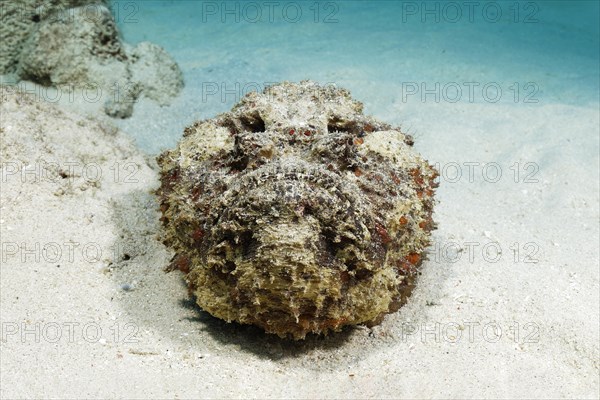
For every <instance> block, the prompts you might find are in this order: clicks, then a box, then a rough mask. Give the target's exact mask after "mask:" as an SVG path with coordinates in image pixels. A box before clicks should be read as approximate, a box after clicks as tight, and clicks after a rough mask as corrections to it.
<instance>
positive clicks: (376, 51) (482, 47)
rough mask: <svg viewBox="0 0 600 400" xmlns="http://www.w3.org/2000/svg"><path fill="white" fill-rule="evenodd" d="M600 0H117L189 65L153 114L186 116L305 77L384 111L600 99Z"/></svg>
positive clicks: (124, 25) (124, 27)
mask: <svg viewBox="0 0 600 400" xmlns="http://www.w3.org/2000/svg"><path fill="white" fill-rule="evenodd" d="M598 4H599V3H598V2H596V1H557V2H555V1H533V2H532V1H522V2H515V1H500V2H486V1H479V2H463V1H457V2H421V1H419V2H410V1H409V2H404V1H329V2H328V1H321V2H315V1H300V2H290V1H275V2H269V1H256V2H254V1H251V2H247V1H240V2H221V1H216V2H215V1H208V2H207V1H138V2H135V1H134V2H130V1H118V2H117V1H115V2H113V10H114V12H115V14H116V15H117V19H118V23H119V26H120V28H121V31H122V33H123V36H124V39H125V40H126V41H128V42H130V43H137V42H139V41H143V40H149V41H152V42H155V43H158V44H160V45H161V46H163V47H164V48H166V49H167V50H168V51H169V52H170V54H172V55H173V57H174V58H175V59H176V61H177V62H178V63H179V65H180V67H181V68H182V70H183V72H184V76H185V82H186V89H185V91H184V94H183V95H182V99H179V100H178V101H176V102H175V103H174V105H173V106H172V107H170V109H171V111H167V110H165V109H163V110H162V111H159V110H157V111H156V112H155V113H154V115H155V116H157V118H158V119H160V118H161V114H163V115H162V117H163V118H169V117H167V116H166V114H169V113H170V114H171V116H173V115H174V114H176V115H177V121H178V122H180V121H181V126H185V125H186V124H189V123H191V122H192V121H193V120H194V119H199V118H207V117H211V116H212V115H214V114H216V113H218V112H222V111H226V110H227V109H229V108H230V107H231V105H233V104H234V103H235V102H236V101H237V100H238V99H239V97H240V96H241V95H243V94H244V93H245V92H247V91H249V90H253V89H256V88H258V89H262V88H263V87H264V86H265V85H267V84H268V83H270V82H277V81H281V80H292V81H295V80H301V79H312V80H316V81H319V82H322V83H329V82H333V83H336V84H338V85H340V86H343V87H346V88H348V89H350V90H351V92H352V94H353V95H354V97H356V98H357V99H359V100H361V101H363V102H364V103H365V108H366V112H367V113H370V114H374V115H376V116H381V117H386V118H394V115H397V114H398V109H403V110H404V111H406V112H407V113H410V112H411V110H412V109H414V108H418V107H421V106H422V105H423V104H431V103H436V104H442V105H448V106H452V105H453V104H456V103H459V104H463V103H464V104H470V103H474V104H489V105H490V106H494V105H499V104H505V105H515V106H517V107H539V106H542V105H547V104H564V105H576V106H586V107H597V105H598V100H599V98H598V96H599V94H598V93H599V90H600V78H599V76H600V71H599V48H600V43H599V36H600V34H599V23H598V19H599V12H600V11H599V6H598ZM157 113H158V114H157ZM398 118H400V117H398ZM184 122H185V123H184ZM391 122H400V121H391ZM126 124H127V123H125V125H126ZM179 128H180V126H178V127H177V129H175V130H174V132H164V130H163V134H164V135H167V136H168V137H171V136H173V137H174V138H175V137H178V135H180V132H181V131H180V130H179ZM146 130H147V129H146ZM175 131H176V132H175ZM151 136H152V135H151ZM136 137H137V139H138V141H141V142H142V143H141V145H142V147H144V142H145V140H144V137H142V136H140V135H136ZM159 142H161V143H162V147H164V146H168V145H169V144H171V143H173V141H172V140H166V141H159ZM153 143H156V141H153ZM146 147H148V146H146ZM150 147H152V146H150ZM151 150H152V151H155V150H156V149H155V148H152V149H151Z"/></svg>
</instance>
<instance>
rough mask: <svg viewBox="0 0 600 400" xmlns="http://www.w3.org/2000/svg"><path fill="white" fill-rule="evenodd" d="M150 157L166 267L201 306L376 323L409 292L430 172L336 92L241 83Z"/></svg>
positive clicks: (263, 319)
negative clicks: (154, 161) (155, 159)
mask: <svg viewBox="0 0 600 400" xmlns="http://www.w3.org/2000/svg"><path fill="white" fill-rule="evenodd" d="M159 164H160V166H161V167H162V172H161V180H162V185H161V187H160V189H159V190H158V196H159V198H160V206H161V210H162V213H163V216H162V221H163V224H164V227H165V233H164V241H165V244H167V245H168V246H170V247H172V248H173V249H174V250H175V253H176V254H175V256H174V258H173V264H172V268H176V269H180V270H182V271H184V272H185V273H186V280H187V282H188V283H189V286H190V289H191V290H192V291H193V294H194V295H195V296H196V299H197V302H198V304H199V305H200V307H202V308H203V309H204V310H206V311H207V312H209V313H210V314H212V315H214V316H216V317H218V318H221V319H224V320H226V321H237V322H239V323H243V324H254V325H258V326H260V327H262V328H263V329H264V330H265V331H267V332H270V333H275V334H277V335H279V336H281V337H286V336H291V337H293V338H295V339H301V338H304V337H305V335H306V334H307V333H311V332H312V333H327V332H328V331H337V330H339V329H340V328H342V327H343V326H345V325H353V324H360V323H367V324H376V323H379V322H380V321H381V320H382V318H383V316H384V315H385V314H386V313H389V312H393V311H395V310H397V309H398V308H399V307H400V305H401V304H402V303H403V301H404V300H405V299H406V296H407V295H408V294H409V293H410V290H411V288H412V286H413V281H414V277H415V275H416V273H417V271H418V267H419V265H420V264H421V262H422V260H423V252H424V249H425V247H426V246H427V245H428V243H429V237H430V230H431V229H433V227H434V223H433V221H432V218H431V215H432V209H433V204H434V200H433V197H432V196H433V190H434V188H435V186H436V184H435V183H434V179H435V177H436V176H437V172H436V171H435V170H434V169H433V167H432V166H430V165H429V164H428V163H427V162H426V161H425V160H424V159H423V158H421V156H420V155H419V154H417V152H416V151H415V150H414V149H413V148H412V138H411V137H410V136H408V135H406V134H404V133H402V132H401V131H400V130H399V129H398V128H394V127H392V126H390V125H388V124H386V123H383V122H380V121H377V120H375V119H374V118H372V117H368V116H365V115H363V113H362V104H361V103H359V102H357V101H355V100H353V99H352V98H351V97H350V93H349V92H348V91H346V90H344V89H339V88H336V87H332V86H327V87H321V86H319V85H317V84H315V83H313V82H310V81H303V82H301V83H300V84H294V83H288V82H284V83H282V84H278V85H275V86H272V87H269V88H267V89H266V90H265V91H264V93H255V92H253V93H249V94H247V95H246V96H245V97H244V98H243V99H242V100H241V102H240V103H238V104H237V105H235V106H234V107H233V109H232V110H231V111H230V112H227V113H224V114H221V115H219V116H217V117H216V118H214V119H208V120H205V121H200V122H196V123H195V124H194V125H192V126H190V127H188V128H186V129H185V132H184V135H183V138H182V139H181V141H180V142H179V144H178V146H177V148H176V149H175V150H172V151H167V152H165V153H163V154H162V155H161V156H160V157H159Z"/></svg>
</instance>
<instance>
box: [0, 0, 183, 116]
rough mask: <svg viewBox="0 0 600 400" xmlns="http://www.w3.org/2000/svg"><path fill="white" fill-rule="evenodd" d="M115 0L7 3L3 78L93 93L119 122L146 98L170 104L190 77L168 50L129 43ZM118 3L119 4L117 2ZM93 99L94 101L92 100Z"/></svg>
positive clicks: (0, 49)
mask: <svg viewBox="0 0 600 400" xmlns="http://www.w3.org/2000/svg"><path fill="white" fill-rule="evenodd" d="M108 6H109V2H108V1H107V0H56V1H47V0H46V1H45V0H15V1H11V2H8V3H7V4H6V5H5V4H2V7H0V16H1V18H2V23H3V25H2V29H1V31H2V33H3V37H6V38H7V40H6V41H4V40H3V41H2V42H1V45H0V74H15V75H16V76H17V77H18V78H19V79H21V80H27V81H32V82H35V83H38V84H41V85H44V86H52V87H62V88H65V87H66V88H68V90H69V91H70V90H73V89H76V88H84V89H91V90H92V91H93V93H94V95H93V96H91V97H93V100H90V102H99V101H97V99H96V93H99V94H100V96H99V98H100V99H101V100H102V102H99V103H100V104H104V111H105V112H106V113H107V114H108V115H110V116H113V117H119V118H127V117H129V116H131V114H132V112H133V106H134V103H135V101H136V100H137V99H138V97H139V96H140V95H143V96H146V97H148V98H151V99H153V100H155V101H157V102H158V103H159V104H160V105H167V104H169V103H170V102H171V100H172V98H173V97H175V96H177V95H178V94H179V92H180V91H181V89H182V88H183V75H182V73H181V71H180V69H179V67H178V66H177V64H176V63H175V61H174V60H173V59H172V58H171V57H170V56H169V54H168V53H167V52H166V51H165V50H164V49H163V48H162V47H160V46H158V45H155V44H152V43H149V42H142V43H139V44H138V45H137V46H135V47H133V46H129V45H127V44H126V43H124V42H123V41H122V39H121V37H120V35H119V30H118V27H117V24H116V21H115V19H114V17H113V15H112V13H111V11H110V9H109V7H108ZM115 6H118V4H115ZM86 100H87V99H86Z"/></svg>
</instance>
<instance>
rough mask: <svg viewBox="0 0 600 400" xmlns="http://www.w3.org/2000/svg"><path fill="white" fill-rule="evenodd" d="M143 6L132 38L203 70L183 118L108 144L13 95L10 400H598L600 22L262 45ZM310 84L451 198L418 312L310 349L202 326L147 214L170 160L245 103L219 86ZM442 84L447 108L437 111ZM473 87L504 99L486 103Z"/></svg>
mask: <svg viewBox="0 0 600 400" xmlns="http://www.w3.org/2000/svg"><path fill="white" fill-rule="evenodd" d="M136 4H138V6H137V8H135V9H133V10H134V11H135V17H136V18H137V21H138V22H137V23H131V21H123V20H121V21H120V22H121V28H122V30H123V32H124V35H125V38H126V39H127V40H129V41H133V42H135V41H136V40H152V41H154V42H157V43H159V44H161V45H162V46H164V47H165V48H166V49H167V50H168V51H169V52H170V53H171V54H173V55H174V57H175V58H176V60H177V61H178V63H179V64H180V66H181V67H182V69H183V71H184V74H185V78H186V88H185V89H184V92H183V94H182V95H181V96H180V97H179V98H178V99H176V100H175V101H174V103H173V105H172V106H170V107H163V108H161V107H159V106H156V105H154V104H152V103H151V102H147V101H145V100H141V101H140V102H139V103H138V104H136V110H135V113H134V116H133V117H132V118H130V119H128V120H123V121H112V122H111V121H108V120H106V118H105V117H102V116H101V115H92V116H91V117H92V119H89V118H87V117H83V116H79V115H77V114H74V113H72V112H71V111H68V110H67V111H62V110H61V109H59V108H56V107H54V106H52V105H48V104H46V103H44V102H42V101H40V100H39V99H35V98H34V99H32V98H30V97H24V96H15V95H3V100H2V105H1V108H0V110H1V113H2V114H1V125H0V134H1V135H2V141H1V143H0V151H1V157H2V163H3V164H2V167H3V168H2V181H1V184H2V190H1V196H0V201H1V205H0V207H1V209H0V210H1V215H0V219H1V221H0V222H1V225H0V226H1V227H0V233H1V235H2V267H1V270H0V273H1V279H0V285H1V286H0V288H1V295H0V301H1V315H0V317H1V322H2V340H1V341H0V349H1V359H0V371H1V376H0V378H1V380H0V381H1V384H0V391H1V392H0V395H1V397H2V398H37V397H54V398H81V397H83V398H101V397H104V398H106V397H122V398H146V397H152V398H197V397H207V398H212V397H220V398H223V397H236V398H246V397H260V398H265V397H270V398H273V397H275V398H290V397H291V398H322V397H327V398H334V397H336V398H340V397H343V398H405V397H410V398H465V397H469V398H471V397H476V398H550V397H551V398H597V397H598V395H599V385H600V382H599V368H600V365H599V361H598V360H599V359H600V350H599V340H600V334H599V326H600V321H599V315H600V306H599V304H600V298H599V264H598V262H599V254H598V251H599V250H598V243H599V240H600V238H599V187H598V185H599V176H598V174H599V173H598V166H599V165H598V163H599V155H598V152H599V126H600V120H599V119H600V116H599V111H598V110H599V104H598V76H597V72H598V50H597V45H598V34H597V29H598V27H597V21H595V25H594V24H593V23H591V24H586V21H587V19H586V18H585V16H586V15H587V14H591V15H592V16H593V12H596V14H597V6H595V7H596V8H594V6H588V7H591V8H592V9H591V10H582V9H581V8H576V7H573V8H571V7H570V6H565V5H562V6H560V7H562V8H560V7H559V5H557V4H555V3H550V2H548V3H546V2H538V3H535V4H537V6H538V8H539V10H538V13H537V14H536V15H537V19H538V22H537V23H532V24H524V23H521V22H522V21H521V20H522V15H523V14H522V13H521V14H520V15H519V17H518V18H516V20H517V21H520V22H515V20H514V18H512V17H510V18H509V17H504V18H503V19H502V20H501V21H500V22H499V23H491V22H489V21H487V20H485V19H482V20H477V19H476V20H475V22H474V23H468V22H465V21H462V22H460V21H459V22H458V23H453V24H449V23H447V21H446V23H444V22H445V21H444V19H443V18H442V19H441V21H440V22H439V23H431V21H430V22H427V21H426V22H425V23H423V22H421V20H420V16H419V17H416V18H417V19H415V20H411V19H410V18H408V19H407V21H406V23H404V24H403V23H402V15H403V14H402V12H403V10H402V8H401V6H400V5H398V6H396V7H391V9H388V10H382V9H381V8H378V7H377V6H378V5H372V6H367V5H358V3H357V2H338V3H335V4H337V7H338V8H337V11H336V14H335V17H336V19H337V20H338V22H337V23H329V24H325V23H323V21H321V20H322V19H323V13H325V12H331V9H328V10H325V9H323V7H325V3H320V7H321V14H320V16H319V22H318V23H315V22H314V15H313V14H311V13H312V12H313V10H311V9H309V8H308V7H309V4H308V3H301V7H303V10H304V14H303V15H305V16H306V17H305V18H304V19H301V20H300V21H299V22H298V23H296V24H293V23H290V22H289V21H285V20H284V19H282V18H276V19H275V21H274V22H273V23H254V24H252V23H250V22H248V21H244V20H243V18H242V19H241V20H240V22H239V23H221V21H220V17H215V18H213V17H214V16H213V15H212V14H211V15H207V13H206V11H207V10H206V9H204V11H205V13H204V14H203V13H202V12H203V9H202V5H201V3H193V2H182V3H177V4H175V3H173V2H146V3H136ZM215 4H216V7H221V6H222V4H221V3H215ZM258 4H259V5H260V4H261V3H258ZM498 4H500V6H501V7H506V9H505V12H506V13H509V11H507V10H508V5H505V4H504V3H498ZM586 4H587V3H586ZM417 6H418V4H417ZM518 6H519V7H521V8H522V9H521V11H523V12H531V10H530V9H525V8H524V7H525V6H526V3H520V4H518ZM579 6H581V5H579ZM117 7H124V5H121V6H117ZM234 7H235V6H232V8H233V9H235V8H234ZM131 10H132V9H127V10H125V9H123V10H121V11H127V12H131ZM406 11H407V10H406V9H404V12H405V14H404V16H406V17H411V16H412V14H410V15H407V14H406ZM203 15H204V17H206V18H205V20H206V21H205V22H203V18H204V17H203ZM507 15H509V14H507ZM121 16H122V15H121ZM476 16H477V14H476ZM304 78H311V79H314V80H317V81H320V82H323V83H325V82H335V83H337V84H339V85H340V86H344V87H346V88H348V89H350V90H351V91H352V93H353V95H354V96H355V97H356V98H357V99H359V100H361V101H363V102H364V103H365V109H366V111H367V112H368V113H370V114H374V115H375V116H376V117H378V118H381V119H383V120H386V121H388V122H391V123H394V124H399V125H401V126H402V127H403V129H404V130H406V131H408V132H409V133H412V134H413V135H414V136H415V138H416V147H417V149H418V150H419V151H420V152H421V153H422V154H424V156H425V157H426V158H427V159H429V160H430V162H431V163H433V164H437V165H439V168H440V171H441V173H442V176H441V179H440V180H441V182H440V183H441V184H440V188H439V189H438V192H437V198H438V200H439V204H438V205H437V208H436V214H435V220H436V221H437V222H438V225H439V227H438V229H437V230H436V231H435V232H434V236H433V238H434V244H433V245H432V246H431V249H430V253H431V254H430V256H429V260H428V261H427V262H426V263H425V264H424V266H423V270H422V275H421V277H420V279H419V282H418V287H417V289H416V290H415V292H414V294H413V296H412V297H411V299H410V301H409V302H408V304H407V305H406V306H405V307H403V308H402V309H401V310H400V311H399V312H397V313H395V314H393V315H390V316H388V317H387V318H386V319H385V321H384V322H383V323H382V324H381V325H380V326H377V327H375V328H373V329H368V328H366V327H357V328H355V329H349V330H347V331H344V332H342V333H341V334H338V335H333V336H330V337H327V338H314V337H312V338H309V339H307V340H306V341H304V342H299V343H290V342H284V341H281V340H278V339H276V338H274V337H271V336H265V335H264V334H262V333H261V332H260V331H259V330H257V329H255V328H252V327H245V326H238V325H234V324H225V323H223V322H221V321H218V320H215V319H213V318H211V317H210V316H208V315H207V314H205V313H203V312H202V311H200V310H199V309H198V308H196V307H194V305H193V304H191V303H190V301H189V300H188V296H187V291H186V288H185V287H184V285H183V283H182V280H181V276H179V275H177V274H176V273H170V274H165V273H164V272H163V268H164V267H165V266H166V265H167V263H168V261H169V259H170V256H171V254H170V253H169V251H168V250H167V249H165V248H164V246H163V245H162V244H160V242H159V241H158V240H157V239H156V235H157V232H158V231H159V224H158V215H159V214H158V212H157V211H156V203H155V200H154V198H153V195H152V194H151V193H150V191H151V189H152V188H155V187H156V186H157V182H158V180H157V173H156V167H155V162H154V161H153V158H154V156H155V155H156V153H157V152H158V151H159V150H160V149H162V148H167V147H171V146H173V145H174V144H175V143H176V141H177V139H178V138H179V136H180V135H181V132H182V129H183V127H184V126H186V125H189V124H190V123H192V122H193V121H194V120H196V119H201V118H207V117H210V116H212V115H214V114H216V113H218V112H221V111H224V110H226V109H228V108H229V107H230V106H231V105H232V104H233V103H234V102H235V100H236V97H239V96H238V95H239V93H240V92H239V91H238V92H237V94H235V93H234V94H229V95H227V94H226V93H225V94H224V91H223V90H222V86H221V85H225V88H226V89H227V88H229V89H230V88H231V87H235V84H236V83H239V87H240V88H243V87H244V86H246V85H248V84H250V83H257V84H259V85H264V84H265V83H267V82H274V81H278V80H283V79H288V80H299V79H304ZM423 82H425V83H426V85H427V86H426V87H427V88H430V89H431V88H432V87H433V88H435V83H436V82H438V83H439V84H440V88H441V89H440V92H439V101H436V99H435V93H434V94H429V95H427V96H425V98H424V101H423V99H422V98H421V95H422V92H420V90H421V88H422V87H421V84H422V83H423ZM467 82H475V83H477V84H478V85H479V86H477V87H479V88H481V87H483V86H484V85H486V84H495V85H497V86H495V87H500V88H501V89H502V90H503V94H502V95H501V96H500V98H499V99H498V101H497V102H492V101H491V99H494V96H493V95H492V92H491V91H490V92H489V93H487V94H485V95H484V94H483V93H482V92H481V91H478V90H475V91H474V98H473V101H471V99H469V98H468V91H467V88H466V85H465V83H467ZM454 83H456V84H457V85H458V86H460V87H462V88H463V94H462V97H460V98H459V99H458V101H456V102H454V99H455V98H456V93H455V92H453V91H452V90H453V88H455V87H456V86H453V84H454ZM215 84H216V87H218V88H219V89H218V90H217V92H216V93H212V92H214V88H215ZM515 84H516V85H517V86H514V85H515ZM528 84H529V86H527V85H528ZM532 85H533V86H532ZM492 86H493V85H492ZM246 87H249V86H246ZM444 87H446V88H447V92H444V89H443V88H444ZM511 87H512V88H511ZM517 87H518V88H519V94H518V95H516V88H517ZM415 88H418V91H417V92H416V93H415V94H410V95H409V94H408V93H409V91H414V90H415ZM490 90H491V89H490ZM234 91H235V89H234ZM222 95H225V98H224V99H223V101H222V99H221V96H222ZM486 96H487V97H486ZM515 96H516V97H515ZM528 96H529V97H528ZM515 98H516V100H517V101H516V102H515ZM529 100H537V102H529ZM68 106H69V107H67V108H71V109H78V110H80V111H81V109H82V107H80V106H81V104H70V105H68ZM63 108H64V107H63ZM114 123H116V124H117V125H118V126H119V128H120V131H119V130H117V129H115V128H114V127H113V124H114ZM131 138H133V139H135V141H136V143H137V145H135V144H134V143H132V142H131ZM69 163H73V164H69ZM25 166H29V167H28V168H29V169H26V170H23V167H25ZM40 166H41V167H40ZM43 166H47V167H48V168H44V167H43ZM55 167H56V168H55ZM36 168H38V169H37V170H36ZM32 170H33V171H34V172H33V173H32V172H29V173H24V172H23V171H32ZM98 173H100V174H101V175H99V174H98ZM23 245H24V246H23ZM24 249H25V250H24Z"/></svg>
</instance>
